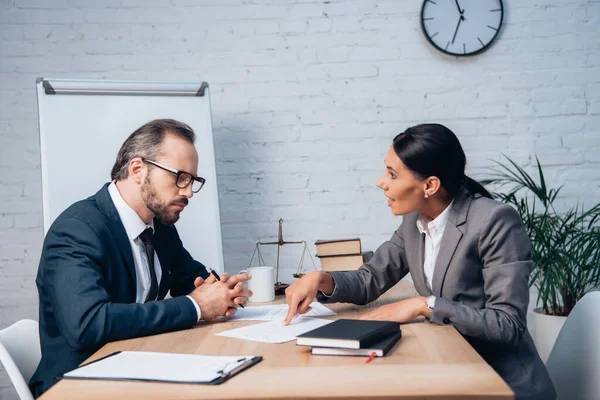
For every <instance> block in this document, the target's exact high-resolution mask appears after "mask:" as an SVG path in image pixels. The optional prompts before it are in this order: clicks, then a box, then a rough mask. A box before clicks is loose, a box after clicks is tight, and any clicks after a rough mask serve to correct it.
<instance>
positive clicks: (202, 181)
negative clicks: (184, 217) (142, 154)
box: [142, 158, 206, 193]
mask: <svg viewBox="0 0 600 400" xmlns="http://www.w3.org/2000/svg"><path fill="white" fill-rule="evenodd" d="M142 161H143V162H145V163H148V164H152V165H154V166H156V167H158V168H160V169H164V170H165V171H167V172H170V173H172V174H175V175H176V177H177V179H176V180H175V185H176V186H177V187H178V188H179V189H185V188H186V187H188V186H190V185H192V192H193V193H198V192H199V191H200V190H202V188H203V187H204V184H205V183H206V179H204V178H202V177H201V176H194V175H192V174H190V173H189V172H185V171H179V170H178V169H175V168H171V167H168V166H166V165H163V164H160V163H157V162H156V161H152V160H148V159H146V158H142ZM182 175H188V176H189V177H190V180H189V181H188V183H187V184H186V185H184V186H179V179H180V178H181V176H182ZM194 181H196V182H199V183H200V188H199V189H198V190H194V189H193V187H194V186H193V184H192V182H194Z"/></svg>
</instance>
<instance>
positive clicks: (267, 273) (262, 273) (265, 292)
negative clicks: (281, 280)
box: [240, 266, 275, 303]
mask: <svg viewBox="0 0 600 400" xmlns="http://www.w3.org/2000/svg"><path fill="white" fill-rule="evenodd" d="M242 272H249V273H250V274H252V278H251V279H250V280H249V281H246V284H247V287H248V289H250V290H251V291H252V296H250V297H248V301H250V302H251V303H266V302H268V301H273V300H275V277H274V276H273V267H268V266H258V267H250V268H248V269H246V270H244V271H240V273H242Z"/></svg>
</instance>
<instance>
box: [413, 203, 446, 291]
mask: <svg viewBox="0 0 600 400" xmlns="http://www.w3.org/2000/svg"><path fill="white" fill-rule="evenodd" d="M452 203H454V200H452V202H451V203H450V204H449V205H448V207H446V209H445V210H444V211H442V213H441V214H440V215H438V216H437V218H436V219H433V220H432V219H431V218H429V217H427V216H425V215H423V214H421V215H420V216H419V218H418V219H417V229H418V230H419V232H420V233H421V235H422V234H425V257H424V261H425V262H424V263H423V270H424V272H425V285H427V287H428V288H429V290H431V287H432V283H433V273H434V271H435V262H436V261H437V257H438V253H439V252H440V244H441V242H442V236H443V235H444V229H445V228H446V222H448V214H449V213H450V208H451V207H452Z"/></svg>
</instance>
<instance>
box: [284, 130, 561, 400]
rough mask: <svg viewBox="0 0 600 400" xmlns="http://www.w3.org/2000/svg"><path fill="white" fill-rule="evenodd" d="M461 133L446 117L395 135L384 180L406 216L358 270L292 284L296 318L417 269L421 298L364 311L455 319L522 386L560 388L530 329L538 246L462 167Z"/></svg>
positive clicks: (545, 392) (518, 392)
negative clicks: (531, 284) (534, 257)
mask: <svg viewBox="0 0 600 400" xmlns="http://www.w3.org/2000/svg"><path fill="white" fill-rule="evenodd" d="M465 164H466V158H465V154H464V151H463V149H462V147H461V145H460V142H459V141H458V138H457V137H456V136H455V135H454V133H453V132H452V131H450V130H449V129H448V128H446V127H444V126H442V125H439V124H423V125H418V126H414V127H412V128H408V129H407V130H406V131H405V132H403V133H401V134H399V135H398V136H396V137H395V138H394V141H393V144H392V145H391V146H390V148H389V151H388V153H387V156H386V158H385V172H384V174H383V176H382V177H381V178H380V179H379V180H378V181H377V187H379V188H380V189H382V190H383V193H384V194H385V196H386V197H387V198H388V200H387V203H388V206H389V207H390V208H391V211H392V214H394V215H402V216H403V220H402V224H401V225H400V227H399V228H398V230H396V232H395V233H394V234H393V235H392V237H391V239H390V240H389V241H387V242H385V243H383V244H382V245H381V246H380V247H379V248H378V249H377V251H376V252H375V254H374V255H373V257H372V258H371V260H370V261H369V262H367V263H365V264H364V265H363V266H362V267H360V268H359V269H358V270H357V271H349V272H331V273H324V272H318V271H315V272H311V273H309V274H307V275H306V276H304V277H303V278H302V279H300V280H298V281H297V282H295V283H294V284H293V285H291V286H290V287H289V288H288V289H287V290H286V299H287V302H288V305H289V307H290V309H289V313H288V315H287V318H286V322H285V323H286V324H287V323H289V322H290V321H291V319H292V317H293V316H294V315H296V314H297V313H299V314H303V313H306V312H307V311H309V310H310V303H311V302H312V301H314V300H315V298H316V299H318V300H319V301H324V302H348V303H355V304H366V303H368V302H371V301H373V300H375V299H377V298H378V297H379V296H380V295H381V294H383V293H384V292H385V291H386V290H388V289H389V288H390V287H392V286H393V285H395V284H396V283H397V282H398V281H399V280H400V279H402V278H403V277H404V276H405V275H406V274H408V273H410V275H411V277H412V280H413V282H414V284H415V288H416V290H417V292H418V293H419V295H420V296H419V297H415V298H411V299H408V300H404V301H400V302H398V303H393V304H388V305H385V306H383V307H381V308H379V309H377V310H374V311H372V312H370V313H368V314H366V315H364V316H363V318H365V319H378V320H391V321H398V322H400V323H402V322H406V321H410V320H412V319H414V318H416V317H419V316H425V317H426V318H428V319H429V320H431V321H432V322H434V323H437V324H442V325H452V326H454V327H455V328H456V330H458V332H460V333H461V334H462V335H463V336H464V338H465V339H466V340H467V341H468V342H469V343H470V344H471V345H472V346H473V347H474V348H475V350H477V352H478V353H479V354H480V355H481V356H482V357H483V358H484V359H485V360H486V361H487V362H488V364H490V365H491V366H492V367H493V368H494V369H495V370H496V372H498V374H499V375H500V376H501V377H502V378H503V379H504V380H505V381H506V382H507V383H508V385H509V386H510V387H511V388H512V390H513V391H514V392H515V396H516V398H517V399H554V398H556V392H555V391H554V387H553V385H552V381H551V380H550V377H549V375H548V372H547V371H546V367H545V366H544V364H543V363H542V361H541V360H540V357H539V355H538V353H537V350H536V348H535V346H534V344H533V340H532V339H531V336H530V335H529V331H528V330H527V320H526V313H527V305H528V303H529V287H528V279H529V270H530V268H531V266H532V261H531V244H530V241H529V237H528V236H527V233H526V231H525V229H524V227H523V223H522V221H521V219H520V218H519V215H518V214H517V212H516V211H515V210H514V209H513V208H512V207H510V206H509V205H506V204H502V203H500V202H497V201H495V200H492V199H491V196H490V194H489V193H488V192H487V191H486V190H485V189H484V188H483V187H482V186H481V185H480V184H478V183H477V182H475V181H474V180H472V179H471V178H469V177H467V176H466V175H465V172H464V171H465Z"/></svg>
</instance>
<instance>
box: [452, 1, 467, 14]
mask: <svg viewBox="0 0 600 400" xmlns="http://www.w3.org/2000/svg"><path fill="white" fill-rule="evenodd" d="M454 2H455V3H456V8H458V12H459V14H460V15H462V14H463V13H464V12H465V10H461V9H460V5H459V4H458V0H454Z"/></svg>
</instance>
